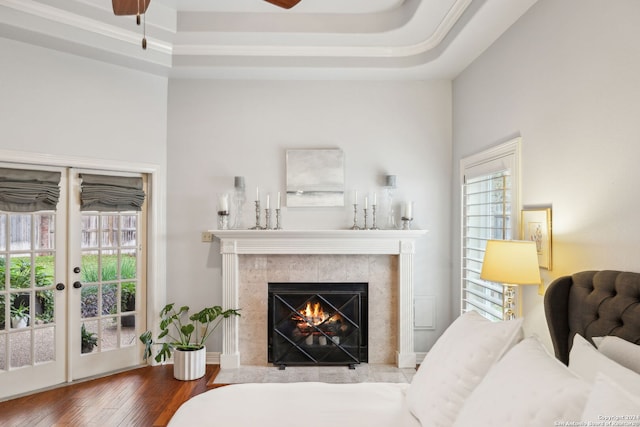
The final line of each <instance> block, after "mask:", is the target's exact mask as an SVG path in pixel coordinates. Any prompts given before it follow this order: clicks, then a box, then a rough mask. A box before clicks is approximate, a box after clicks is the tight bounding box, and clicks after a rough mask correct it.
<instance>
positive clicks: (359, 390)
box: [169, 382, 420, 427]
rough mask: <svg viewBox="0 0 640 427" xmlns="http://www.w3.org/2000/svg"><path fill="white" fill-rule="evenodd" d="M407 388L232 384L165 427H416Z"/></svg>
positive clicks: (192, 403) (187, 407)
mask: <svg viewBox="0 0 640 427" xmlns="http://www.w3.org/2000/svg"><path fill="white" fill-rule="evenodd" d="M408 387H409V384H395V383H356V384H327V383H317V382H311V383H262V384H236V385H230V386H225V387H219V388H216V389H213V390H210V391H207V392H205V393H202V394H199V395H197V396H195V397H193V398H191V399H190V400H188V401H187V402H185V403H184V404H183V405H182V406H181V407H180V408H179V409H178V411H177V412H176V413H175V415H174V416H173V418H172V419H171V421H170V423H169V427H187V426H216V427H218V426H221V425H235V426H241V427H244V426H260V427H282V426H285V425H289V426H295V425H300V426H305V427H326V426H340V425H344V426H350V427H390V426H393V427H419V426H420V423H419V422H418V421H417V419H416V418H414V417H413V415H411V413H410V412H409V409H408V408H407V405H406V399H405V393H406V391H407V389H408ZM269 414H272V416H269ZM275 414H277V416H278V417H277V418H276V417H275V416H273V415H275ZM280 417H284V419H283V418H280Z"/></svg>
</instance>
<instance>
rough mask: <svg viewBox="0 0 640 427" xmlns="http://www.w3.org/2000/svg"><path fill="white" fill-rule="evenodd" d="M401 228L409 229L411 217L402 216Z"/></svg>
mask: <svg viewBox="0 0 640 427" xmlns="http://www.w3.org/2000/svg"><path fill="white" fill-rule="evenodd" d="M401 219H402V229H403V230H411V221H413V218H407V217H404V216H403V217H402V218H401Z"/></svg>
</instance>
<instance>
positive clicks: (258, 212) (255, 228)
mask: <svg viewBox="0 0 640 427" xmlns="http://www.w3.org/2000/svg"><path fill="white" fill-rule="evenodd" d="M255 203H256V225H255V226H254V227H251V228H250V230H262V226H261V225H260V200H256V201H255Z"/></svg>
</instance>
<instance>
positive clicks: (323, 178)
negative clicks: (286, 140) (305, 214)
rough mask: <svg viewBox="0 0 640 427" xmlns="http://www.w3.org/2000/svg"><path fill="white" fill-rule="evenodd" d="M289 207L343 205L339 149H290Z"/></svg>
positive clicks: (342, 160)
mask: <svg viewBox="0 0 640 427" xmlns="http://www.w3.org/2000/svg"><path fill="white" fill-rule="evenodd" d="M286 164H287V207H316V206H344V153H343V152H342V150H340V149H319V150H315V149H307V150H287V159H286Z"/></svg>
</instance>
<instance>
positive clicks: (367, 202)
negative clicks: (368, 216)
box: [364, 196, 369, 209]
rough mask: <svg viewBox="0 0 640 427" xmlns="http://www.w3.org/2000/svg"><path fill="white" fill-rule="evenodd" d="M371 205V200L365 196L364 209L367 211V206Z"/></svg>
mask: <svg viewBox="0 0 640 427" xmlns="http://www.w3.org/2000/svg"><path fill="white" fill-rule="evenodd" d="M368 204H369V198H368V197H367V196H364V208H365V209H367V205H368Z"/></svg>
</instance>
